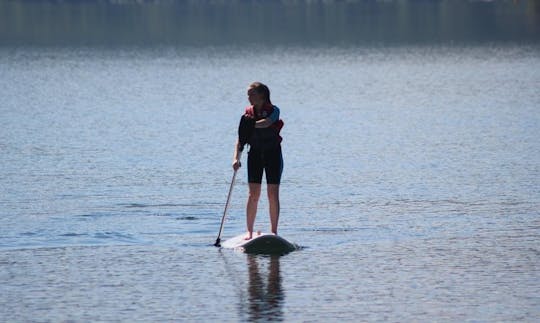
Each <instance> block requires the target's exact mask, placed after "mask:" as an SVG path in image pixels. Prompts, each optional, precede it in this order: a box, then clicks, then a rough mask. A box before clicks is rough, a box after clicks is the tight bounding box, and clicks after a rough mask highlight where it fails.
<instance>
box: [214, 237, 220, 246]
mask: <svg viewBox="0 0 540 323" xmlns="http://www.w3.org/2000/svg"><path fill="white" fill-rule="evenodd" d="M220 242H221V239H220V238H217V239H216V243H214V246H215V247H221V243H220Z"/></svg>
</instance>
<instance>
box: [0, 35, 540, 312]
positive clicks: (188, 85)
mask: <svg viewBox="0 0 540 323" xmlns="http://www.w3.org/2000/svg"><path fill="white" fill-rule="evenodd" d="M0 71H1V74H0V75H1V76H0V96H1V97H2V102H1V103H0V114H1V118H0V152H1V153H0V173H1V176H0V205H1V206H2V207H1V208H0V282H1V284H0V295H1V296H0V318H2V320H3V321H34V320H37V321H64V320H67V321H70V320H73V321H132V320H139V321H171V320H186V321H211V320H212V321H213V320H219V321H257V320H260V321H265V320H270V319H272V320H284V321H293V322H294V321H308V322H309V321H324V322H328V321H335V320H344V321H485V322H491V321H530V322H533V321H538V320H539V319H540V310H539V309H540V249H539V238H540V231H539V229H540V220H539V215H540V214H539V210H540V189H539V187H540V185H539V184H540V141H539V139H538V138H540V123H539V122H540V109H539V107H540V92H539V91H538V89H539V88H540V50H539V48H538V47H537V46H535V45H500V46H499V45H478V46H473V45H471V46H452V47H445V46H439V45H437V46H395V47H384V46H380V47H377V46H374V47H351V48H347V47H341V48H332V47H331V48H328V47H324V48H311V49H306V48H292V49H291V48H273V49H271V50H269V49H268V48H258V47H255V48H249V49H239V48H236V47H220V48H212V47H204V48H195V47H186V48H183V47H163V48H154V49H144V48H131V49H116V50H107V49H97V48H80V47H78V48H57V49H54V48H48V49H44V48H25V47H20V48H16V49H13V48H3V49H0ZM253 80H261V81H263V82H265V83H267V84H268V85H269V86H270V88H271V90H272V98H273V101H274V103H275V104H276V105H278V106H279V107H280V108H281V112H282V117H283V119H284V120H285V127H284V129H283V136H284V142H283V149H284V155H285V171H284V175H283V179H284V180H283V183H282V215H281V234H282V235H283V236H285V237H286V238H288V239H290V240H291V241H294V242H296V243H298V244H300V245H301V246H303V247H304V248H303V249H302V250H300V251H296V252H293V253H291V254H288V255H285V256H282V257H260V256H247V255H245V254H242V253H238V252H233V251H230V250H219V249H217V248H215V247H213V246H212V243H213V242H214V241H215V238H216V235H217V231H218V229H219V223H220V219H221V215H222V211H223V207H224V204H225V199H226V196H227V190H228V185H229V182H230V180H231V176H232V170H231V166H230V164H231V158H232V152H233V144H234V141H235V130H236V125H237V124H236V123H237V121H238V119H239V116H240V114H241V113H242V111H243V108H244V106H245V105H246V104H247V100H246V94H245V88H246V86H247V84H249V83H250V82H251V81H253ZM240 175H241V176H239V178H238V179H237V182H236V186H235V188H234V193H233V197H232V205H231V209H230V212H229V215H228V220H227V222H226V224H225V230H224V238H228V237H232V236H234V235H237V234H239V233H241V232H242V231H243V230H244V214H243V208H244V202H245V201H244V200H245V197H246V190H247V189H246V186H247V185H246V176H245V169H244V170H243V171H242V172H241V173H240ZM267 207H268V205H267V203H266V201H264V200H262V201H261V205H260V214H259V217H258V219H257V223H256V227H257V229H260V230H263V231H266V230H267V229H268V226H269V221H268V216H267Z"/></svg>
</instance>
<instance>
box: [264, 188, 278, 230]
mask: <svg viewBox="0 0 540 323" xmlns="http://www.w3.org/2000/svg"><path fill="white" fill-rule="evenodd" d="M267 191H268V192H267V193H268V205H269V207H270V225H271V226H272V228H271V230H272V233H273V234H277V229H278V222H279V184H268V186H267Z"/></svg>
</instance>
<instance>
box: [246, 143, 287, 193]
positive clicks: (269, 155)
mask: <svg viewBox="0 0 540 323" xmlns="http://www.w3.org/2000/svg"><path fill="white" fill-rule="evenodd" d="M247 164H248V167H247V169H248V182H250V183H258V184H261V183H262V176H263V171H264V173H265V174H266V184H279V183H280V181H281V173H282V172H283V156H282V155H281V146H278V147H276V148H273V149H271V150H258V149H253V148H251V149H250V150H249V153H248V163H247Z"/></svg>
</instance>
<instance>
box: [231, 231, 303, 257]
mask: <svg viewBox="0 0 540 323" xmlns="http://www.w3.org/2000/svg"><path fill="white" fill-rule="evenodd" d="M245 237H246V234H245V233H244V234H241V235H238V236H236V237H234V238H231V239H228V240H226V241H225V242H223V243H222V244H221V246H222V247H223V248H229V249H237V250H241V251H243V252H245V253H256V254H285V253H288V252H291V251H294V250H296V249H298V246H297V245H295V244H293V243H290V242H289V241H287V240H285V239H284V238H282V237H280V236H277V235H274V234H269V233H261V234H257V233H253V238H252V239H250V240H245V239H244V238H245Z"/></svg>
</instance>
